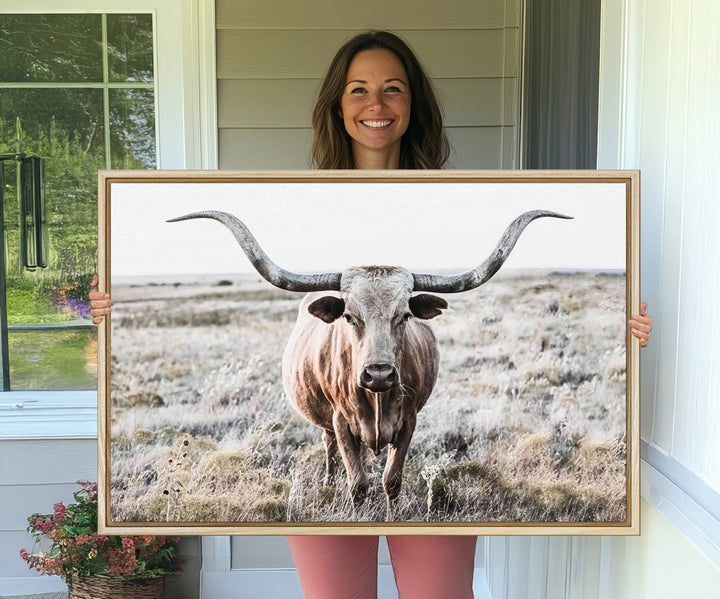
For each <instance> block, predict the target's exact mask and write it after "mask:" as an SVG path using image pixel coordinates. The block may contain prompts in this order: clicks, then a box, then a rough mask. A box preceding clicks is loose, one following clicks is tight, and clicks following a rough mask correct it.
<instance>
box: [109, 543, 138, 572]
mask: <svg viewBox="0 0 720 599" xmlns="http://www.w3.org/2000/svg"><path fill="white" fill-rule="evenodd" d="M136 567H137V559H136V558H135V552H134V551H128V550H127V549H109V550H108V574H117V575H119V576H127V575H129V574H134V573H135V568H136Z"/></svg>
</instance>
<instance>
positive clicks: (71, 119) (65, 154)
mask: <svg viewBox="0 0 720 599" xmlns="http://www.w3.org/2000/svg"><path fill="white" fill-rule="evenodd" d="M103 121H104V119H103V99H102V90H96V89H91V90H82V89H71V90H67V89H32V90H27V89H11V90H4V91H3V94H2V96H1V98H0V152H12V151H14V150H15V149H16V147H17V145H18V142H19V148H20V150H21V151H23V152H25V153H30V154H36V155H38V156H41V157H42V158H44V160H45V201H46V204H47V228H48V239H49V247H50V262H49V265H48V267H47V268H38V269H37V270H35V271H30V270H27V269H25V268H23V264H22V255H21V252H20V229H19V226H18V224H19V199H18V194H17V186H16V168H17V163H16V162H15V161H14V160H9V161H5V162H4V166H3V169H4V173H5V185H4V189H3V191H4V202H3V209H4V210H3V216H4V219H5V241H6V243H5V252H6V265H7V304H8V323H9V325H10V327H11V330H10V335H9V339H10V348H9V356H10V383H11V387H12V389H92V388H94V387H95V385H96V380H95V374H94V373H88V372H87V367H86V364H87V362H88V359H89V358H88V357H87V356H86V355H85V353H87V352H88V351H89V350H88V349H87V348H88V347H90V345H89V344H91V343H93V342H94V341H93V340H94V339H95V331H94V330H90V331H87V330H86V331H78V330H72V331H65V330H48V331H42V332H27V331H22V332H21V331H18V332H13V331H12V326H13V325H18V324H33V325H35V324H61V323H67V322H68V321H75V320H79V319H83V318H86V317H87V299H86V298H87V294H88V291H89V283H90V278H91V277H92V274H93V273H94V272H96V269H97V259H96V251H97V170H98V168H104V166H105V149H104V141H103V137H104V127H103ZM18 123H19V127H18ZM90 353H92V352H90Z"/></svg>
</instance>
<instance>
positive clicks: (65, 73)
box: [0, 14, 103, 82]
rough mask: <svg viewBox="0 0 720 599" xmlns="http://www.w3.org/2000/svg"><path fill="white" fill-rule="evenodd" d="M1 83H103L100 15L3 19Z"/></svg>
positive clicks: (0, 32)
mask: <svg viewBox="0 0 720 599" xmlns="http://www.w3.org/2000/svg"><path fill="white" fill-rule="evenodd" d="M0 56H2V60H0V81H8V82H9V81H12V82H17V81H33V82H38V81H75V82H77V81H96V82H97V81H102V79H103V77H102V72H103V71H102V30H101V25H100V15H36V14H34V15H7V14H5V15H0Z"/></svg>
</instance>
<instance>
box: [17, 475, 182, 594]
mask: <svg viewBox="0 0 720 599" xmlns="http://www.w3.org/2000/svg"><path fill="white" fill-rule="evenodd" d="M78 484H79V485H80V487H81V488H80V490H79V491H76V492H75V493H74V494H73V495H74V497H75V503H71V504H69V505H67V506H66V505H63V504H62V503H56V504H55V509H54V512H53V513H52V514H33V515H32V516H30V517H29V518H28V528H27V530H28V532H29V533H30V534H31V535H32V536H33V537H34V538H35V547H34V548H33V552H34V553H28V551H27V550H25V549H21V550H20V556H21V557H22V558H23V559H24V560H25V561H26V562H27V564H28V566H29V567H30V568H34V569H35V570H37V571H38V572H40V573H41V574H57V575H59V576H61V577H62V578H63V580H65V582H66V583H67V585H68V599H104V598H112V599H162V597H163V593H164V589H165V576H167V575H168V574H174V573H176V572H179V571H180V569H181V566H182V564H181V563H180V562H179V561H178V548H177V545H178V541H179V539H177V538H172V539H171V538H165V537H157V536H107V535H100V534H98V532H97V513H98V502H97V484H95V483H90V482H87V481H78ZM48 542H49V543H48ZM48 544H49V547H48V546H47V545H48ZM43 546H45V548H44V549H43V548H41V547H43Z"/></svg>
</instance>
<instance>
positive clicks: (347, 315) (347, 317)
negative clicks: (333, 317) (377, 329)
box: [343, 314, 355, 326]
mask: <svg viewBox="0 0 720 599" xmlns="http://www.w3.org/2000/svg"><path fill="white" fill-rule="evenodd" d="M343 317H344V318H345V320H346V321H347V323H348V324H350V325H352V326H355V321H354V320H353V317H352V316H350V315H349V314H343Z"/></svg>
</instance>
